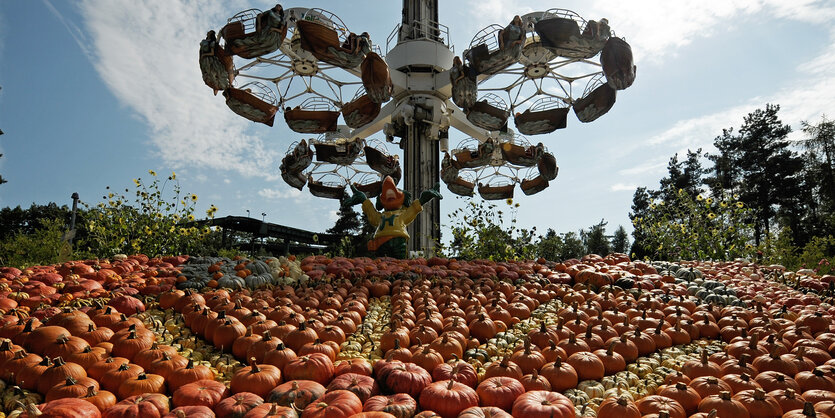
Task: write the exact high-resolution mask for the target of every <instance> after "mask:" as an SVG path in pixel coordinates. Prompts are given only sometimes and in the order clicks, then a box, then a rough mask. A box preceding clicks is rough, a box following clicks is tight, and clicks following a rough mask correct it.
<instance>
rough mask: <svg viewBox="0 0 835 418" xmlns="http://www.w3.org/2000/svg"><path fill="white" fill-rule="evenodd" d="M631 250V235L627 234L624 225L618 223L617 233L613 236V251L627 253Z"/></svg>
mask: <svg viewBox="0 0 835 418" xmlns="http://www.w3.org/2000/svg"><path fill="white" fill-rule="evenodd" d="M627 251H629V236H628V235H627V234H626V229H625V228H624V227H623V225H618V229H616V230H615V235H614V236H613V237H612V252H614V253H625V252H627Z"/></svg>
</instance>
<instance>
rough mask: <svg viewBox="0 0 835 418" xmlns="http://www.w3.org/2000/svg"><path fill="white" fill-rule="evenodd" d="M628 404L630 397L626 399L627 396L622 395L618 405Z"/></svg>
mask: <svg viewBox="0 0 835 418" xmlns="http://www.w3.org/2000/svg"><path fill="white" fill-rule="evenodd" d="M628 404H629V399H626V396H621V397H620V398H618V405H620V406H626V405H628Z"/></svg>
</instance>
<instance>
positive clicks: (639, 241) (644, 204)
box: [629, 187, 652, 259]
mask: <svg viewBox="0 0 835 418" xmlns="http://www.w3.org/2000/svg"><path fill="white" fill-rule="evenodd" d="M650 203H652V196H651V195H650V190H648V189H647V188H646V187H638V188H637V189H636V190H635V194H634V195H632V211H631V212H629V219H630V220H631V221H632V224H633V225H635V228H634V229H633V230H632V238H633V240H632V249H631V250H630V251H629V252H630V254H631V256H632V258H636V259H640V258H644V257H646V256H647V255H649V254H650V249H648V248H646V246H645V245H646V244H645V240H646V237H645V236H644V233H643V232H642V229H641V228H638V227H637V224H639V223H640V222H641V220H642V219H644V218H646V217H647V213H648V211H649V205H650Z"/></svg>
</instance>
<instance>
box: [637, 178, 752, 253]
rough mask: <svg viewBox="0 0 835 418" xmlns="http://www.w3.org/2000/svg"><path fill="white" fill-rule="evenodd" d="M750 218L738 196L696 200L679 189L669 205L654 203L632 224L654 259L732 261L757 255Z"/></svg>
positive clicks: (699, 198) (660, 202)
mask: <svg viewBox="0 0 835 418" xmlns="http://www.w3.org/2000/svg"><path fill="white" fill-rule="evenodd" d="M751 218H752V217H751V212H750V210H749V209H748V208H746V207H745V205H744V204H743V203H742V202H740V201H739V200H738V197H737V196H736V195H732V196H731V195H723V196H717V197H712V196H709V197H704V196H702V195H697V196H695V197H693V196H692V195H690V194H689V193H687V192H685V191H683V190H679V191H678V193H673V199H672V201H670V202H666V201H663V200H661V201H653V202H652V203H651V204H650V207H649V210H648V211H647V214H646V216H643V217H636V218H635V219H634V220H633V225H634V226H635V229H636V230H638V231H639V233H641V234H643V235H642V236H645V237H646V238H645V240H644V246H645V248H647V249H648V250H649V252H650V257H652V258H656V259H663V260H680V259H699V260H706V259H713V260H730V259H734V258H738V257H750V256H751V255H753V254H754V251H755V248H754V247H753V246H752V245H751V244H750V242H751V237H752V234H753V227H752V226H751V224H749V223H747V222H746V220H747V219H751Z"/></svg>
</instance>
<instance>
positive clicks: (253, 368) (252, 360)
mask: <svg viewBox="0 0 835 418" xmlns="http://www.w3.org/2000/svg"><path fill="white" fill-rule="evenodd" d="M249 365H250V367H251V368H250V369H249V372H250V373H259V372H261V369H260V368H259V367H258V364H257V363H255V357H250V358H249Z"/></svg>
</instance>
